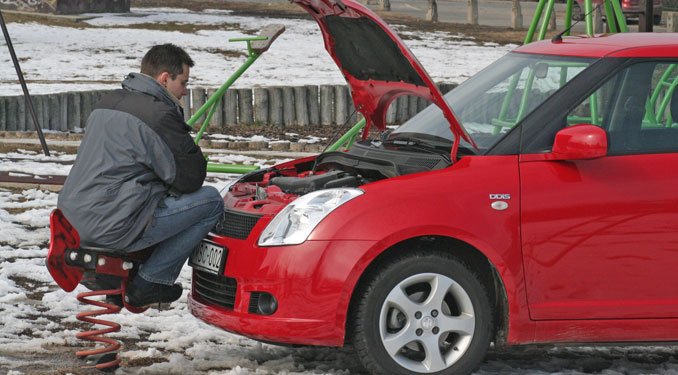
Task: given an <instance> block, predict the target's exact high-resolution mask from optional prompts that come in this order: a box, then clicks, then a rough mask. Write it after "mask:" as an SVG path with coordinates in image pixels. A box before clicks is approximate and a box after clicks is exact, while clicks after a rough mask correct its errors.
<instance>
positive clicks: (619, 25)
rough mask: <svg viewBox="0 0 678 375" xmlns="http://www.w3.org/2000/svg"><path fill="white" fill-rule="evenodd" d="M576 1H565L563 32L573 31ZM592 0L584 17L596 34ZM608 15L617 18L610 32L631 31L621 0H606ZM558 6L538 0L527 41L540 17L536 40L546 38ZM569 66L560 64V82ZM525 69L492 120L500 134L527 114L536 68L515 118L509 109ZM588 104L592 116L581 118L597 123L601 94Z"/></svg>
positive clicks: (587, 2)
mask: <svg viewBox="0 0 678 375" xmlns="http://www.w3.org/2000/svg"><path fill="white" fill-rule="evenodd" d="M574 1H575V0H567V3H566V8H565V25H564V28H565V30H566V31H565V32H564V33H563V34H564V35H570V28H571V26H572V9H573V7H574ZM592 4H593V3H592V0H585V1H584V14H585V17H584V19H585V21H586V34H587V35H589V36H593V11H592V10H593V5H592ZM604 4H605V8H604V9H605V15H606V17H607V19H608V20H614V22H609V27H610V32H613V33H616V32H626V31H628V27H627V26H626V18H625V17H624V14H623V13H622V10H621V5H620V4H619V1H618V0H605V1H604ZM554 7H555V0H539V3H538V4H537V8H536V9H535V13H534V18H533V19H532V22H531V23H530V27H529V29H528V31H527V34H526V35H525V39H524V44H528V43H531V42H533V41H534V37H535V33H536V31H537V26H538V25H539V23H540V21H541V26H540V29H539V33H538V34H537V40H543V39H544V38H545V37H546V32H547V30H548V26H549V21H550V19H551V17H552V15H553V11H554ZM568 67H571V65H567V64H566V65H563V66H561V69H562V70H561V78H560V82H561V86H562V85H563V84H564V83H565V80H566V78H567V69H568ZM521 73H522V72H520V73H518V74H516V75H515V76H514V77H513V78H512V80H511V82H510V84H509V90H508V91H509V93H508V95H507V96H506V97H505V98H504V102H503V103H502V107H501V110H500V112H499V115H498V117H497V118H496V119H493V120H492V125H494V126H496V127H495V129H494V133H495V134H497V133H499V132H500V131H501V129H502V128H511V127H513V126H515V124H516V123H517V122H518V121H519V120H520V119H521V118H522V116H523V115H524V114H525V110H526V108H527V104H528V100H529V93H530V91H531V90H532V84H533V82H534V72H533V71H531V72H530V73H529V76H528V77H527V81H526V83H525V88H524V91H523V95H522V97H521V100H520V105H519V107H518V113H517V114H516V116H515V118H513V119H509V118H508V116H507V114H508V109H509V106H510V104H511V102H512V100H513V93H514V92H515V89H516V87H517V86H518V82H519V80H520V75H521ZM589 105H590V113H591V117H590V118H578V120H582V121H588V122H590V123H595V122H596V121H597V120H598V97H597V95H596V94H595V93H594V94H593V95H591V97H590V98H589Z"/></svg>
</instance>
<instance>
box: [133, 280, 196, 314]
mask: <svg viewBox="0 0 678 375" xmlns="http://www.w3.org/2000/svg"><path fill="white" fill-rule="evenodd" d="M183 291H184V288H182V287H181V284H179V283H176V284H174V285H164V284H156V283H152V282H149V281H146V280H144V279H142V278H141V277H139V276H137V277H136V278H135V279H134V281H133V282H131V283H130V284H129V287H128V289H127V292H126V293H125V302H126V303H127V304H128V305H131V306H134V307H146V306H148V305H153V304H156V303H158V304H159V303H171V302H174V301H176V300H178V299H179V298H180V297H181V293H183Z"/></svg>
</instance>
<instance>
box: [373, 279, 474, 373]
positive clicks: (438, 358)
mask: <svg viewBox="0 0 678 375" xmlns="http://www.w3.org/2000/svg"><path fill="white" fill-rule="evenodd" d="M379 331H380V334H381V341H382V343H383V345H384V347H385V348H386V351H387V352H388V354H389V355H390V356H391V358H393V360H394V361H395V362H396V363H398V364H399V365H400V366H402V367H403V368H406V369H408V370H410V371H415V372H422V373H430V372H438V371H441V370H444V369H446V368H448V367H449V366H450V365H452V364H454V363H455V362H456V361H457V360H459V358H460V357H461V356H462V355H464V353H466V350H467V349H468V347H469V345H470V343H471V338H472V337H473V333H474V332H475V311H474V309H473V304H472V303H471V298H470V297H469V295H468V293H466V291H465V290H464V288H462V287H461V286H460V285H459V284H458V283H456V282H455V281H454V280H452V279H450V278H449V277H447V276H444V275H439V274H435V273H420V274H417V275H414V276H411V277H408V278H407V279H405V280H403V281H401V282H400V283H399V284H398V285H396V286H395V288H393V290H391V292H390V293H389V294H388V296H387V297H386V300H385V301H384V303H383V305H382V307H381V314H380V317H379Z"/></svg>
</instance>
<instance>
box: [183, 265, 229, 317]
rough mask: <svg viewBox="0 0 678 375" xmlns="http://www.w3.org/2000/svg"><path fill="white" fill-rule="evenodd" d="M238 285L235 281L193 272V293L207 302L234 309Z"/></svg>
mask: <svg viewBox="0 0 678 375" xmlns="http://www.w3.org/2000/svg"><path fill="white" fill-rule="evenodd" d="M237 289H238V283H237V282H236V281H235V279H232V278H230V277H226V276H219V275H214V274H211V273H207V272H203V271H198V270H194V271H193V293H195V294H196V295H198V296H200V298H201V299H202V300H204V301H205V302H209V303H213V304H215V305H219V306H221V307H226V308H229V309H233V307H234V306H235V292H236V290H237Z"/></svg>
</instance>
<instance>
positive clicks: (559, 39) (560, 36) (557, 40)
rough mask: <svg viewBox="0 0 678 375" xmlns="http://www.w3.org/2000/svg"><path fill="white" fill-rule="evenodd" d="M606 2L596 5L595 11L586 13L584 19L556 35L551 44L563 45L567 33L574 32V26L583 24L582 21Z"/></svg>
mask: <svg viewBox="0 0 678 375" xmlns="http://www.w3.org/2000/svg"><path fill="white" fill-rule="evenodd" d="M605 1H607V0H605ZM605 1H603V2H602V3H601V4H598V5H596V6H595V7H593V9H591V10H590V11H589V12H588V13H586V14H585V15H584V17H583V18H582V19H579V20H577V21H575V23H573V24H572V25H570V27H568V28H567V29H565V30H563V31H561V32H559V33H558V34H556V35H554V36H553V38H551V43H562V42H563V35H565V33H567V32H569V31H570V30H572V28H573V27H574V25H576V24H578V23H579V22H581V21H582V20H584V19H586V16H588V15H589V14H591V13H593V12H594V11H595V10H596V9H599V8H600V6H601V5H602V4H604V3H605Z"/></svg>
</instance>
